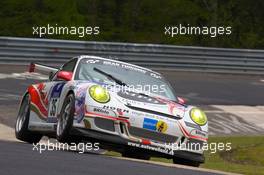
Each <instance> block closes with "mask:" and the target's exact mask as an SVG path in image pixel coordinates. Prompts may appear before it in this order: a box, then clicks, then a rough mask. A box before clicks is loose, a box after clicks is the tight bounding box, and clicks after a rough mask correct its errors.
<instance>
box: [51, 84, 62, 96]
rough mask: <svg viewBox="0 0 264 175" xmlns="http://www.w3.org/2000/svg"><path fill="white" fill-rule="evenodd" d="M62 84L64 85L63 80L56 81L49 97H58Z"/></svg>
mask: <svg viewBox="0 0 264 175" xmlns="http://www.w3.org/2000/svg"><path fill="white" fill-rule="evenodd" d="M64 85H65V83H64V82H62V83H57V84H56V85H55V86H54V87H53V89H52V92H51V98H59V97H60V95H61V91H62V88H63V86H64Z"/></svg>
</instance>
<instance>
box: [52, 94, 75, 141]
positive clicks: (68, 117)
mask: <svg viewBox="0 0 264 175" xmlns="http://www.w3.org/2000/svg"><path fill="white" fill-rule="evenodd" d="M74 111H75V98H74V95H73V94H69V95H68V96H67V97H66V98H65V100H64V103H63V105H62V109H61V112H60V115H59V117H58V123H57V130H56V138H57V140H58V141H59V142H63V143H66V142H67V143H68V142H70V141H71V138H70V130H71V128H72V124H73V117H74Z"/></svg>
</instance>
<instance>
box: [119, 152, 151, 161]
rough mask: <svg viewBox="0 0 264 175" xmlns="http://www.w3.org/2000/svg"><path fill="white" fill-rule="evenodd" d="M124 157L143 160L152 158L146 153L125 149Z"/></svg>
mask: <svg viewBox="0 0 264 175" xmlns="http://www.w3.org/2000/svg"><path fill="white" fill-rule="evenodd" d="M122 157H128V158H134V159H141V160H150V156H149V155H146V154H136V153H135V152H132V151H128V150H126V151H124V152H123V153H122Z"/></svg>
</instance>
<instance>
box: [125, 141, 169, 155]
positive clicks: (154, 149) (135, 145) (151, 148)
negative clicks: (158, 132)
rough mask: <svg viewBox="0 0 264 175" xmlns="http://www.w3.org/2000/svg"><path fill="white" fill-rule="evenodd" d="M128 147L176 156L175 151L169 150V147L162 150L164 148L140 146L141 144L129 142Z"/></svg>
mask: <svg viewBox="0 0 264 175" xmlns="http://www.w3.org/2000/svg"><path fill="white" fill-rule="evenodd" d="M127 144H128V146H133V147H137V148H143V149H148V150H151V151H157V152H161V153H164V154H170V155H174V152H173V149H169V148H167V147H165V148H162V147H154V146H151V145H148V144H147V145H145V144H140V143H134V142H128V143H127Z"/></svg>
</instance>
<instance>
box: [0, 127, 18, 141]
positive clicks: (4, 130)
mask: <svg viewBox="0 0 264 175" xmlns="http://www.w3.org/2000/svg"><path fill="white" fill-rule="evenodd" d="M0 140H7V141H18V140H17V139H16V137H15V130H14V129H13V128H11V127H8V126H6V125H3V124H1V123H0Z"/></svg>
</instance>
